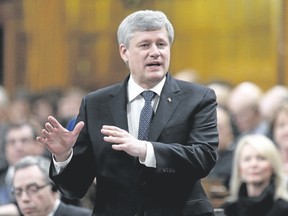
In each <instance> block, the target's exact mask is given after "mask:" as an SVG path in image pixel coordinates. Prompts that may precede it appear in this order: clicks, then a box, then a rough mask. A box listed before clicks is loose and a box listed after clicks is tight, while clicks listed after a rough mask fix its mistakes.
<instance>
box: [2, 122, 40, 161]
mask: <svg viewBox="0 0 288 216" xmlns="http://www.w3.org/2000/svg"><path fill="white" fill-rule="evenodd" d="M5 141H6V145H5V153H6V158H7V161H8V163H9V165H14V164H16V163H17V162H18V161H19V160H20V159H21V158H23V157H25V156H28V155H41V154H42V153H43V152H44V147H43V146H42V145H40V144H39V143H37V142H36V140H35V137H34V134H33V130H32V128H31V127H30V126H28V125H21V126H19V127H13V128H11V129H9V131H8V133H7V134H6V140H5Z"/></svg>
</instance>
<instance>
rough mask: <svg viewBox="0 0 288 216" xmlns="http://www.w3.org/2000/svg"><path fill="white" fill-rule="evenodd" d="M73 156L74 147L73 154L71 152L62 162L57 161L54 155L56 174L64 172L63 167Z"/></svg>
mask: <svg viewBox="0 0 288 216" xmlns="http://www.w3.org/2000/svg"><path fill="white" fill-rule="evenodd" d="M72 156H73V149H72V151H71V154H70V156H69V157H68V159H67V160H65V161H62V162H57V161H56V159H55V155H54V154H53V155H52V160H53V164H54V167H55V171H56V174H59V173H60V172H62V170H63V169H64V168H65V167H66V166H67V165H68V164H69V162H70V161H71V159H72Z"/></svg>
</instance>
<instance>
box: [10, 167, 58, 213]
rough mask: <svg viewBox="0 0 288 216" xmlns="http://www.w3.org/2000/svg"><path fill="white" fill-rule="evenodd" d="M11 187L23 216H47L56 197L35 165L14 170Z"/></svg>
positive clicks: (55, 193)
mask: <svg viewBox="0 0 288 216" xmlns="http://www.w3.org/2000/svg"><path fill="white" fill-rule="evenodd" d="M13 188H14V190H13V191H14V196H15V199H16V201H17V204H18V206H19V208H20V211H21V213H22V214H23V215H24V216H47V215H48V214H49V213H50V212H51V211H52V209H53V207H54V204H55V200H56V199H57V197H58V194H57V192H53V191H52V189H51V184H50V183H48V182H47V181H45V180H44V175H43V173H42V172H41V170H40V169H39V167H37V166H35V165H33V166H28V167H25V168H21V169H19V170H17V171H16V172H15V175H14V179H13Z"/></svg>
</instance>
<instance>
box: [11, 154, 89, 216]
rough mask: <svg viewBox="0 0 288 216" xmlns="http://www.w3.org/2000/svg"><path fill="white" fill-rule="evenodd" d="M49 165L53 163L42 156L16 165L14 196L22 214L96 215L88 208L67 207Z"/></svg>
mask: <svg viewBox="0 0 288 216" xmlns="http://www.w3.org/2000/svg"><path fill="white" fill-rule="evenodd" d="M49 165H50V161H49V160H48V159H46V158H44V157H41V156H34V157H33V156H27V157H25V158H23V159H21V160H20V161H19V162H18V163H17V164H16V165H15V173H14V176H13V181H12V185H13V189H12V194H13V195H14V197H15V200H16V202H17V205H18V207H19V210H20V212H21V214H23V215H24V216H28V215H29V216H32V215H33V216H79V215H81V216H85V215H87V216H88V215H89V216H90V215H92V211H91V210H90V209H88V208H83V207H79V206H74V205H67V204H65V203H63V202H62V201H61V200H60V193H59V192H58V191H57V189H56V188H55V187H54V185H53V183H52V182H51V180H50V178H49V176H48V173H49ZM11 205H13V204H10V206H11ZM15 208H16V205H15Z"/></svg>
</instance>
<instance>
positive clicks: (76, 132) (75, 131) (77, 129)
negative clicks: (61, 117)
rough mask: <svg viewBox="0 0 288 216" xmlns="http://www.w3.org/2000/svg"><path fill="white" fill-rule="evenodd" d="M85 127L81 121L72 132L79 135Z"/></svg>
mask: <svg viewBox="0 0 288 216" xmlns="http://www.w3.org/2000/svg"><path fill="white" fill-rule="evenodd" d="M83 127H84V122H83V121H80V122H78V123H77V124H76V126H75V128H74V130H73V131H72V132H73V133H74V134H79V133H80V131H81V130H82V128H83Z"/></svg>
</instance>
